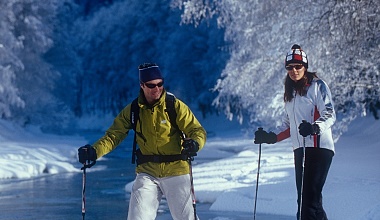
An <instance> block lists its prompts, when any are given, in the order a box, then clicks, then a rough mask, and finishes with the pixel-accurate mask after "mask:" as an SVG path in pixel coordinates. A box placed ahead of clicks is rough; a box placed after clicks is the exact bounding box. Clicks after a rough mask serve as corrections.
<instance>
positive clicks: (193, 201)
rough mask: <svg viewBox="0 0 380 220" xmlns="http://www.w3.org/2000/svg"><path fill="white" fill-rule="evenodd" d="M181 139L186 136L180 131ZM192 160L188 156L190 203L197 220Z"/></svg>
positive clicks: (192, 158)
mask: <svg viewBox="0 0 380 220" xmlns="http://www.w3.org/2000/svg"><path fill="white" fill-rule="evenodd" d="M181 137H182V140H185V138H186V136H185V133H183V132H182V131H181ZM193 160H194V157H192V156H188V157H187V161H188V163H189V170H190V192H191V197H192V203H193V209H194V220H197V219H198V218H197V201H196V199H195V191H194V181H193V165H192V164H191V161H193Z"/></svg>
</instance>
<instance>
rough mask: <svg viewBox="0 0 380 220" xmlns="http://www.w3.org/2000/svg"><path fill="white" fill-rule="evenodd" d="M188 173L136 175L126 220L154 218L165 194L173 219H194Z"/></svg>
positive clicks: (150, 219) (149, 219) (151, 219)
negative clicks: (165, 175)
mask: <svg viewBox="0 0 380 220" xmlns="http://www.w3.org/2000/svg"><path fill="white" fill-rule="evenodd" d="M190 184H191V183H190V175H189V174H187V175H181V176H171V177H164V178H155V177H153V176H150V175H148V174H146V173H139V174H137V176H136V179H135V182H134V184H133V187H132V193H131V199H130V201H129V211H128V220H154V219H155V218H156V215H157V209H158V206H159V203H160V201H161V198H162V196H163V195H165V197H166V200H167V202H168V206H169V209H170V213H171V215H172V217H173V219H174V220H194V208H193V204H192V194H191V185H190Z"/></svg>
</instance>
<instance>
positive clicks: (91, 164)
mask: <svg viewBox="0 0 380 220" xmlns="http://www.w3.org/2000/svg"><path fill="white" fill-rule="evenodd" d="M95 164H96V160H94V161H92V162H91V161H90V163H88V164H83V167H82V168H80V169H81V170H84V169H87V168H91V167H92V166H94V165H95Z"/></svg>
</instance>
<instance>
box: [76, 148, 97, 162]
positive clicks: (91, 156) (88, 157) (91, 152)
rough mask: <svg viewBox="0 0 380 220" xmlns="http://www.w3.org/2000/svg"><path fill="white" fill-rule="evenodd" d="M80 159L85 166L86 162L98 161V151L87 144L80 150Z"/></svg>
mask: <svg viewBox="0 0 380 220" xmlns="http://www.w3.org/2000/svg"><path fill="white" fill-rule="evenodd" d="M78 158H79V163H81V164H85V163H86V161H96V159H97V155H96V151H95V149H94V148H93V147H92V146H91V145H89V144H87V145H85V146H83V147H80V148H79V149H78Z"/></svg>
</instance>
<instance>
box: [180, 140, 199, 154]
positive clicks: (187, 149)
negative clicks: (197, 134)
mask: <svg viewBox="0 0 380 220" xmlns="http://www.w3.org/2000/svg"><path fill="white" fill-rule="evenodd" d="M182 147H183V150H182V154H187V155H188V156H190V157H193V156H197V152H198V150H199V144H198V143H197V142H196V141H194V140H193V139H185V140H184V141H183V143H182Z"/></svg>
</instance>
